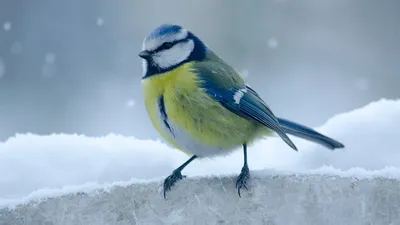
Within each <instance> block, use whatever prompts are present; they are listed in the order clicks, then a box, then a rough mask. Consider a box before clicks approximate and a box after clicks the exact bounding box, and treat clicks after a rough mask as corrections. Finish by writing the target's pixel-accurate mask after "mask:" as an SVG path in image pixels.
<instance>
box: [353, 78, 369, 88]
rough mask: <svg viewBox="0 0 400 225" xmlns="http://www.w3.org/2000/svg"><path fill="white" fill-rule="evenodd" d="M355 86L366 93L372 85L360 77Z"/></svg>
mask: <svg viewBox="0 0 400 225" xmlns="http://www.w3.org/2000/svg"><path fill="white" fill-rule="evenodd" d="M355 86H356V88H357V89H358V90H360V91H366V90H368V89H369V86H370V83H369V80H368V79H367V78H364V77H359V78H357V79H356V81H355Z"/></svg>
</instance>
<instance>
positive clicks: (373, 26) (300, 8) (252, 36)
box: [0, 0, 400, 141]
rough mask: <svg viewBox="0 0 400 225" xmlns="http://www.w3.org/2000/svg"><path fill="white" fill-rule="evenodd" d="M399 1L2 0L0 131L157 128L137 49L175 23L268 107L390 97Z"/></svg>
mask: <svg viewBox="0 0 400 225" xmlns="http://www.w3.org/2000/svg"><path fill="white" fill-rule="evenodd" d="M399 12H400V1H397V0H385V1H376V0H354V1H350V0H329V1H328V0H319V1H309V0H303V1H296V0H255V1H251V2H249V1H239V0H223V1H211V0H208V1H161V0H160V1H151V2H149V1H147V2H146V1H138V0H129V1H128V0H119V1H112V0H85V1H82V0H35V1H29V0H1V1H0V141H4V140H6V139H7V138H9V137H10V136H13V135H14V134H15V133H26V132H32V133H37V134H50V133H53V132H56V133H60V132H63V133H78V134H85V135H88V136H100V135H106V134H109V133H111V132H112V133H116V134H122V135H134V136H136V137H138V138H157V137H158V135H157V134H156V132H155V130H154V129H153V127H152V126H151V124H150V120H149V119H148V117H147V114H146V112H145V109H144V106H143V101H142V95H141V86H140V79H141V76H142V68H141V61H140V58H139V57H138V56H137V53H138V52H139V51H140V48H141V44H142V40H143V38H144V37H145V36H146V35H147V34H148V33H149V32H150V31H151V30H152V29H153V28H155V27H156V26H158V25H159V24H161V23H178V24H181V25H183V26H185V27H186V28H188V29H189V30H191V31H193V32H194V33H195V34H197V35H198V36H199V37H200V38H201V39H203V40H204V41H205V42H206V43H207V45H208V46H209V47H211V48H212V49H213V50H214V51H215V52H216V53H218V54H219V55H220V56H221V57H223V58H224V59H225V60H226V61H227V62H229V63H230V64H232V65H233V66H234V67H235V68H236V69H237V70H239V71H241V72H242V73H243V76H244V77H246V79H247V81H248V83H249V84H250V85H251V86H252V87H253V88H254V89H255V90H257V91H258V92H259V93H260V95H261V96H262V97H263V98H264V99H265V101H266V102H267V103H268V104H269V105H270V107H271V108H272V109H273V111H274V112H275V113H276V114H277V115H279V116H282V117H287V118H290V119H294V120H296V121H298V122H301V123H305V124H307V125H310V126H314V127H315V126H319V125H321V124H323V123H324V122H325V121H326V120H327V119H329V118H330V117H332V116H333V115H335V114H337V113H342V112H346V111H349V110H352V109H355V108H358V107H361V106H363V105H365V104H367V103H369V102H371V101H374V100H378V99H380V98H383V97H384V98H398V97H399V96H400V88H399V85H400V26H399V22H400V13H399Z"/></svg>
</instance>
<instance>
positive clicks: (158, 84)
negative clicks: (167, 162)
mask: <svg viewBox="0 0 400 225" xmlns="http://www.w3.org/2000/svg"><path fill="white" fill-rule="evenodd" d="M172 72H174V71H172ZM179 72H180V73H179ZM196 82H197V81H196V77H195V75H194V74H191V73H190V72H185V73H183V71H175V73H171V72H170V73H169V74H164V75H159V76H158V77H154V78H152V77H151V78H148V79H145V80H144V81H143V83H142V85H143V92H144V99H145V105H146V109H147V111H148V114H149V116H150V119H151V121H152V123H153V125H154V127H155V128H156V129H157V130H158V132H159V133H160V135H161V136H162V137H163V138H164V139H166V140H167V141H168V142H169V143H170V144H172V145H173V146H174V147H176V148H178V149H181V150H183V151H186V152H188V153H191V154H196V155H198V156H202V155H210V154H217V152H221V149H222V148H223V147H221V146H218V145H215V144H214V145H213V144H212V143H210V142H208V140H211V139H212V138H215V137H216V136H215V131H216V130H215V129H213V128H211V127H210V126H209V125H210V124H212V120H214V119H216V117H215V116H213V115H209V113H210V111H208V114H207V113H206V110H210V107H214V109H218V107H219V106H217V105H214V103H213V102H210V101H208V100H209V99H208V98H209V96H207V94H206V93H204V92H202V91H201V89H200V88H199V87H198V86H197V85H196ZM215 107H217V108H215ZM216 111H218V110H216ZM216 111H215V110H211V112H216ZM207 115H209V116H207ZM210 117H213V119H211V118H210ZM210 122H211V123H210Z"/></svg>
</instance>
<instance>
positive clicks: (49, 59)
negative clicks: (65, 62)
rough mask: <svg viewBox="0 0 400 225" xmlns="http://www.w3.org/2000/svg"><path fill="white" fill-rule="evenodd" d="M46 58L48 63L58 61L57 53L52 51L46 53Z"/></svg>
mask: <svg viewBox="0 0 400 225" xmlns="http://www.w3.org/2000/svg"><path fill="white" fill-rule="evenodd" d="M44 58H45V61H46V63H47V64H53V63H54V62H55V61H56V55H55V54H54V53H51V52H48V53H46V55H45V57H44Z"/></svg>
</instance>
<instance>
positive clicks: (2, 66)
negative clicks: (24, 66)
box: [0, 58, 6, 78]
mask: <svg viewBox="0 0 400 225" xmlns="http://www.w3.org/2000/svg"><path fill="white" fill-rule="evenodd" d="M5 72H6V65H5V64H4V62H3V60H2V59H1V58H0V78H2V77H3V76H4V74H5Z"/></svg>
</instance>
